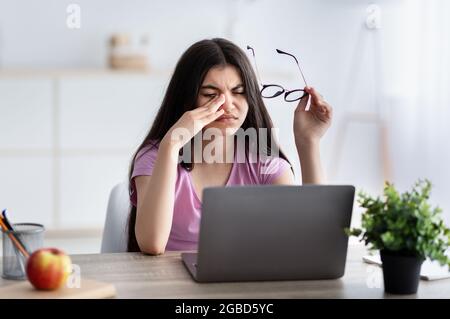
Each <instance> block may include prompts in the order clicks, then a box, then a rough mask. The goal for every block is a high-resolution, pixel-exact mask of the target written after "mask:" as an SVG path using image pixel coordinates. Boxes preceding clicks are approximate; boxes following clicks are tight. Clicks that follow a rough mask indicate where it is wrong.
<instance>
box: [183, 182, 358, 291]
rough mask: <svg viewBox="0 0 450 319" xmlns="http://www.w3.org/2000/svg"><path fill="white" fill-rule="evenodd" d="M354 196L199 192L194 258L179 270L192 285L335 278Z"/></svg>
mask: <svg viewBox="0 0 450 319" xmlns="http://www.w3.org/2000/svg"><path fill="white" fill-rule="evenodd" d="M354 194H355V188H354V187H353V186H348V185H305V186H291V185H289V186H288V185H281V186H274V185H258V186H232V187H209V188H205V189H204V191H203V205H202V218H201V221H200V234H199V244H198V252H197V253H195V252H192V253H182V260H183V263H184V265H185V266H186V268H187V269H188V270H189V272H190V273H191V275H192V277H193V278H194V280H195V281H198V282H226V281H259V280H264V281H268V280H321V279H337V278H340V277H342V276H343V275H344V272H345V261H346V256H347V245H348V237H347V235H346V234H345V232H344V229H345V228H346V227H349V226H350V221H351V216H352V209H353V201H354Z"/></svg>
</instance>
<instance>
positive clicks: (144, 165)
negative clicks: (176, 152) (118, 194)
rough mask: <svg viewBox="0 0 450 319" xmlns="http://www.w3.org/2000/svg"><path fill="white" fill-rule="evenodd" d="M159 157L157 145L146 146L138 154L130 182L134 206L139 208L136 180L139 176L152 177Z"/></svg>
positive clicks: (131, 199) (131, 198)
mask: <svg viewBox="0 0 450 319" xmlns="http://www.w3.org/2000/svg"><path fill="white" fill-rule="evenodd" d="M157 155H158V146H156V145H155V146H153V145H149V146H145V147H144V148H142V149H141V150H140V151H139V152H138V153H137V154H136V158H135V159H134V167H133V172H132V174H131V181H130V201H131V203H132V204H133V205H134V206H137V191H136V183H135V181H134V179H135V177H137V176H143V175H146V176H150V175H152V172H153V167H154V165H155V162H156V157H157Z"/></svg>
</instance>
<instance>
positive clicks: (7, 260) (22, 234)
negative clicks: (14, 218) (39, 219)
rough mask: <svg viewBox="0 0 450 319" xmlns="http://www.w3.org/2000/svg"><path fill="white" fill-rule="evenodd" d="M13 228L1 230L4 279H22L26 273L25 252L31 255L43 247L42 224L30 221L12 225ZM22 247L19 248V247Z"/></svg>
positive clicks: (25, 276)
mask: <svg viewBox="0 0 450 319" xmlns="http://www.w3.org/2000/svg"><path fill="white" fill-rule="evenodd" d="M13 229H14V230H9V231H2V237H3V258H2V260H3V272H2V277H3V278H5V279H15V280H24V279H26V278H27V275H26V270H25V269H26V262H27V256H26V254H29V255H31V254H32V253H33V252H34V251H35V250H37V249H40V248H42V247H43V244H44V230H45V229H44V226H43V225H40V224H32V223H19V224H14V225H13ZM20 246H21V247H22V248H19V247H20Z"/></svg>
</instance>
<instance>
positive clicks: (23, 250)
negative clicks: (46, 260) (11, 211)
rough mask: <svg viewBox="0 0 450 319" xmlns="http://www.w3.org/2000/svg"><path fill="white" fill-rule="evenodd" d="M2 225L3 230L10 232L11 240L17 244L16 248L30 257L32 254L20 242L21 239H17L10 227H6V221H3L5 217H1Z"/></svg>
mask: <svg viewBox="0 0 450 319" xmlns="http://www.w3.org/2000/svg"><path fill="white" fill-rule="evenodd" d="M0 226H1V228H2V229H3V231H4V232H5V233H7V234H8V237H9V238H10V239H11V241H12V242H13V244H14V246H16V248H17V249H18V250H19V251H20V252H21V253H22V254H23V255H24V256H25V257H27V258H28V257H29V256H30V254H29V253H28V252H27V251H26V250H25V248H24V247H23V246H22V245H21V244H20V243H19V241H17V239H16V237H15V236H14V235H13V233H11V231H10V230H9V229H8V227H6V225H5V223H4V222H3V217H0Z"/></svg>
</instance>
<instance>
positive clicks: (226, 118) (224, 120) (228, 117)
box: [215, 115, 238, 123]
mask: <svg viewBox="0 0 450 319" xmlns="http://www.w3.org/2000/svg"><path fill="white" fill-rule="evenodd" d="M237 119H238V118H237V117H236V116H233V115H222V116H220V117H219V118H218V119H217V120H216V121H215V122H221V123H232V122H234V121H236V120H237Z"/></svg>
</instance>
